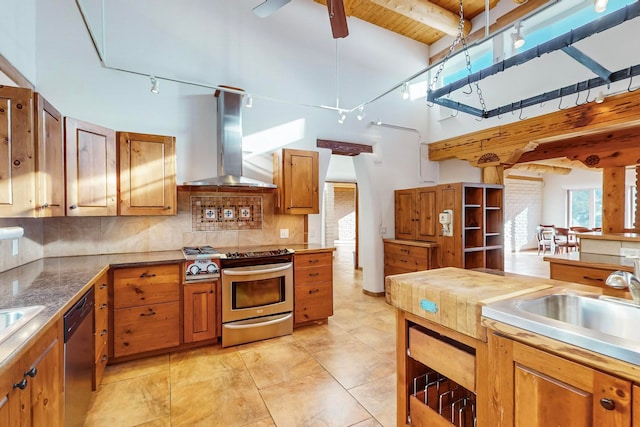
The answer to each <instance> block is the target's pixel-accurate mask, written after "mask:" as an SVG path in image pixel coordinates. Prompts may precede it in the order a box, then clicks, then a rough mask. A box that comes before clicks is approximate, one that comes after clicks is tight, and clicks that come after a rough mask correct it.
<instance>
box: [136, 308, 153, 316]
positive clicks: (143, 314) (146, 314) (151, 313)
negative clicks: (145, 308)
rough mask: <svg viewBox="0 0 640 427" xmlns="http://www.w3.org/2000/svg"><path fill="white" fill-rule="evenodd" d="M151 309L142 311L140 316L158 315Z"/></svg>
mask: <svg viewBox="0 0 640 427" xmlns="http://www.w3.org/2000/svg"><path fill="white" fill-rule="evenodd" d="M149 311H150V312H149V313H140V316H155V315H156V312H155V311H153V310H151V309H149Z"/></svg>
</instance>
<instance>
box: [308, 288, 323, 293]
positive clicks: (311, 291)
mask: <svg viewBox="0 0 640 427" xmlns="http://www.w3.org/2000/svg"><path fill="white" fill-rule="evenodd" d="M317 292H320V289H311V290H310V291H309V294H315V293H317Z"/></svg>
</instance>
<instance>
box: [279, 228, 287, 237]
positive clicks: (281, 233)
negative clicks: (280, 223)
mask: <svg viewBox="0 0 640 427" xmlns="http://www.w3.org/2000/svg"><path fill="white" fill-rule="evenodd" d="M280 238H281V239H288V238H289V229H288V228H281V229H280Z"/></svg>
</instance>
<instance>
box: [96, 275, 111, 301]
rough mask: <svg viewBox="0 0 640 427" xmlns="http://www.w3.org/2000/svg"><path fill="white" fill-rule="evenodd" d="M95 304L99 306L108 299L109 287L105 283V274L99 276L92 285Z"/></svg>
mask: <svg viewBox="0 0 640 427" xmlns="http://www.w3.org/2000/svg"><path fill="white" fill-rule="evenodd" d="M94 295H95V297H94V298H95V306H96V308H98V307H100V306H101V305H102V304H107V301H109V287H108V285H107V276H106V275H104V276H101V277H100V278H99V279H98V280H97V281H96V283H95V285H94Z"/></svg>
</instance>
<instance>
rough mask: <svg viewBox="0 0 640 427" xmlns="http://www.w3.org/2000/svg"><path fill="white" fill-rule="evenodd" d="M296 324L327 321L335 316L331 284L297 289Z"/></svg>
mask: <svg viewBox="0 0 640 427" xmlns="http://www.w3.org/2000/svg"><path fill="white" fill-rule="evenodd" d="M295 292H296V305H295V309H294V321H295V323H302V322H308V321H311V320H319V319H325V318H327V317H329V316H332V315H333V289H332V286H331V283H321V284H314V285H308V286H302V287H296V290H295Z"/></svg>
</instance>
